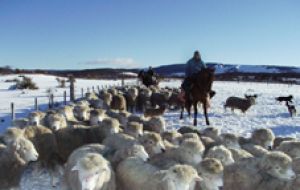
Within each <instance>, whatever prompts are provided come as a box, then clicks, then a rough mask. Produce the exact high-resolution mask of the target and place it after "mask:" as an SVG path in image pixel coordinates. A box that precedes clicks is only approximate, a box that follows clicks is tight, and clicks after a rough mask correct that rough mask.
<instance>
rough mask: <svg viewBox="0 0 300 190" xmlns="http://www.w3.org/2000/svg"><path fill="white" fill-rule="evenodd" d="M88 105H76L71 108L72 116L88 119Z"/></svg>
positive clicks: (82, 119) (78, 118)
mask: <svg viewBox="0 0 300 190" xmlns="http://www.w3.org/2000/svg"><path fill="white" fill-rule="evenodd" d="M89 112H90V107H89V106H86V105H84V104H83V105H76V106H75V107H74V109H73V113H74V116H75V118H76V119H77V120H79V121H87V120H88V119H89Z"/></svg>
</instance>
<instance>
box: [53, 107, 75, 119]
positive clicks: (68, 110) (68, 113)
mask: <svg viewBox="0 0 300 190" xmlns="http://www.w3.org/2000/svg"><path fill="white" fill-rule="evenodd" d="M73 111H74V106H71V105H66V106H64V107H62V108H60V109H58V113H60V114H62V115H63V116H65V118H66V120H67V121H68V122H70V121H71V122H72V121H73V122H77V119H76V118H75V116H74V113H73Z"/></svg>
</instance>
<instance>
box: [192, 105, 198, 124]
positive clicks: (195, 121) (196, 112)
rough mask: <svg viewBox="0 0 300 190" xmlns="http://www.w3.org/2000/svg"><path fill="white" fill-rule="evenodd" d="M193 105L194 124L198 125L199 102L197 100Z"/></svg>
mask: <svg viewBox="0 0 300 190" xmlns="http://www.w3.org/2000/svg"><path fill="white" fill-rule="evenodd" d="M193 106H194V126H197V115H198V108H197V102H195V103H194V104H193Z"/></svg>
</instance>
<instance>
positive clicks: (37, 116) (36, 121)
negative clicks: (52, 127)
mask: <svg viewBox="0 0 300 190" xmlns="http://www.w3.org/2000/svg"><path fill="white" fill-rule="evenodd" d="M45 116H46V113H44V112H41V111H34V112H31V113H29V116H28V125H35V126H38V125H44V124H45V123H44V118H45Z"/></svg>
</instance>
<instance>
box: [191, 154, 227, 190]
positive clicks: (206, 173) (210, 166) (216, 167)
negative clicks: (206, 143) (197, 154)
mask: <svg viewBox="0 0 300 190" xmlns="http://www.w3.org/2000/svg"><path fill="white" fill-rule="evenodd" d="M196 169H197V172H198V174H199V175H200V176H201V177H202V178H203V182H202V184H203V185H204V186H205V188H206V189H208V190H219V188H220V187H222V186H223V170H224V168H223V165H222V163H221V162H220V161H219V160H218V159H215V158H205V159H204V160H203V161H202V162H201V163H200V164H198V165H197V167H196Z"/></svg>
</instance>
